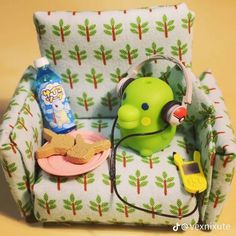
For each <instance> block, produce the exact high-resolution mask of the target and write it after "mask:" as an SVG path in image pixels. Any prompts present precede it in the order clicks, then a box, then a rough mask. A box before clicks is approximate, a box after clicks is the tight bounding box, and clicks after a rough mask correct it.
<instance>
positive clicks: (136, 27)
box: [130, 16, 149, 40]
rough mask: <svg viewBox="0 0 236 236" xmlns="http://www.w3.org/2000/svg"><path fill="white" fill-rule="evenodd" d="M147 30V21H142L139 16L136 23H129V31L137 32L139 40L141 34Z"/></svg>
mask: <svg viewBox="0 0 236 236" xmlns="http://www.w3.org/2000/svg"><path fill="white" fill-rule="evenodd" d="M148 30H149V28H148V22H147V21H145V22H143V23H142V19H141V17H140V16H138V17H137V18H136V23H130V31H131V32H132V33H134V34H137V35H138V38H139V39H140V40H142V35H143V34H145V33H147V32H148Z"/></svg>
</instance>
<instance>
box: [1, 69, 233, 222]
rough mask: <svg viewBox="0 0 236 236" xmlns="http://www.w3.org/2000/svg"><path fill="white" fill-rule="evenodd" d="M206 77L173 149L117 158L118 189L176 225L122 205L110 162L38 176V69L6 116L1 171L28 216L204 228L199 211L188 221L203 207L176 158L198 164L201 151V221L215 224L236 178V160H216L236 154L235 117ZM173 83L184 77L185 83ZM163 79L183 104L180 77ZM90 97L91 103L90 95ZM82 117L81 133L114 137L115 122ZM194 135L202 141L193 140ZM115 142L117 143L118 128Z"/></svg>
mask: <svg viewBox="0 0 236 236" xmlns="http://www.w3.org/2000/svg"><path fill="white" fill-rule="evenodd" d="M204 75H205V77H203V76H201V77H200V80H194V94H193V104H192V105H191V106H190V107H189V112H190V114H189V117H188V119H187V120H186V122H185V124H184V125H183V126H180V127H179V129H178V132H177V135H176V136H175V138H174V140H173V141H172V143H171V144H170V146H169V147H168V148H166V149H165V150H164V151H162V152H159V153H155V154H153V155H152V156H150V157H140V156H137V154H136V153H135V152H133V151H131V150H130V149H127V148H119V150H118V153H117V177H116V181H117V188H118V190H119V192H120V194H121V195H122V196H123V197H124V199H126V200H127V201H129V202H131V203H133V204H135V205H137V206H143V207H144V208H146V209H149V210H151V211H158V212H162V213H169V214H174V215H176V216H177V217H178V219H176V220H173V219H170V218H164V217H159V216H156V215H155V214H146V213H143V212H139V211H137V210H135V209H133V208H132V207H129V206H127V205H125V204H123V203H122V202H120V201H119V200H118V199H117V198H116V196H115V195H114V188H113V186H112V184H111V182H110V180H109V173H108V164H107V162H105V163H103V164H102V165H101V166H100V167H98V168H97V169H95V170H94V171H91V172H89V173H86V174H84V175H80V176H75V177H70V178H69V177H57V176H51V175H49V174H46V173H45V172H43V171H40V172H39V173H37V175H35V161H34V153H35V150H36V148H37V147H38V146H39V145H40V144H41V139H42V137H41V133H42V120H41V114H40V110H39V107H38V104H37V103H36V101H35V98H34V96H33V95H32V92H31V82H32V80H33V79H34V78H35V70H34V69H32V67H31V68H29V69H27V70H26V72H25V74H24V75H23V77H22V80H21V82H20V83H19V86H18V87H17V89H16V92H15V95H14V97H13V98H12V100H11V102H10V104H9V108H8V110H7V112H6V113H5V115H4V116H3V122H2V124H1V128H0V132H1V139H0V140H1V165H2V167H3V171H4V173H5V176H6V179H7V181H8V182H9V185H10V187H11V191H12V194H13V195H14V198H15V200H16V203H17V204H18V206H19V209H20V211H21V213H22V215H23V216H27V215H29V214H30V213H31V211H32V210H33V211H34V214H35V216H36V218H37V219H38V220H39V221H76V222H77V221H80V222H95V223H96V222H102V223H117V224H118V223H119V224H123V223H132V224H174V223H175V222H177V221H178V222H187V223H193V222H197V220H198V214H199V213H198V212H196V213H195V214H194V215H192V216H190V217H187V218H183V217H182V216H183V215H184V214H186V213H187V212H190V211H191V210H192V209H193V208H194V206H195V203H196V202H195V198H194V197H193V196H192V195H191V194H188V193H186V191H185V190H184V188H183V186H182V183H181V180H180V178H179V174H178V170H177V168H176V166H175V165H174V162H173V151H177V152H179V153H180V154H181V155H182V156H183V157H184V158H185V159H190V158H191V157H192V153H193V150H194V149H195V148H199V149H200V151H201V154H202V165H203V169H204V172H205V175H206V177H207V181H208V189H207V191H206V193H205V195H204V202H203V204H204V205H203V206H202V207H201V214H202V217H203V219H205V220H207V222H214V221H216V220H217V219H218V217H219V211H221V209H222V206H223V204H224V201H225V199H226V196H227V193H228V191H229V189H230V183H231V182H232V178H233V174H234V155H221V156H219V154H216V147H218V146H221V147H222V146H225V149H227V151H228V150H231V152H233V153H235V146H233V144H234V142H235V139H234V136H233V135H232V133H230V132H231V126H230V122H229V121H228V118H227V115H224V114H220V113H219V112H220V111H222V110H225V109H218V106H216V104H217V105H220V104H219V101H220V102H221V105H222V106H224V102H223V100H218V99H219V98H220V97H221V95H219V89H218V87H217V85H216V84H215V83H214V79H213V78H212V77H210V78H208V77H209V76H212V75H211V74H209V73H204ZM173 78H177V81H178V82H177V81H176V80H173ZM203 78H204V79H203ZM162 79H163V80H165V81H166V82H168V83H169V84H170V86H171V87H172V88H173V90H174V91H175V96H176V97H177V98H180V99H181V95H182V90H184V88H182V74H181V73H180V71H179V70H177V69H176V68H172V69H171V68H167V69H166V71H165V73H164V74H163V76H162ZM203 82H204V83H203ZM204 86H205V87H204ZM203 87H204V89H202V88H203ZM206 87H208V89H205V88H206ZM180 88H181V89H180ZM206 91H212V92H213V91H214V93H216V94H218V96H215V97H212V98H211V99H210V95H212V94H211V93H212V92H210V93H206ZM112 95H113V94H111V97H112ZM82 97H84V98H86V99H87V100H88V102H90V103H91V100H89V97H88V96H86V95H84V96H82ZM213 98H214V99H213ZM217 98H218V99H217ZM215 99H216V100H215ZM212 101H214V102H212ZM88 108H89V106H88ZM222 116H223V117H222ZM75 117H76V124H77V128H78V129H81V130H82V129H84V130H92V131H95V132H99V133H101V134H102V135H104V136H106V137H109V136H110V131H111V126H112V122H113V119H104V118H101V117H99V118H93V119H78V115H77V113H75ZM218 122H221V125H220V127H221V129H220V130H219V129H218V128H217V127H219V126H217V123H218ZM227 122H228V123H227ZM193 127H194V128H193ZM222 128H223V129H224V130H225V131H224V130H222ZM223 131H224V132H227V135H228V136H227V137H228V138H224V136H222V135H223V134H224V133H223ZM229 131H230V132H229ZM194 133H195V137H196V140H194V139H193V134H194ZM9 134H11V135H10V136H9ZM115 136H116V138H115V140H117V139H118V138H119V130H118V128H117V129H116V135H115ZM9 137H10V138H9ZM19 137H20V138H19ZM22 137H24V138H22ZM224 142H227V144H228V145H227V146H226V143H224ZM218 149H219V148H218ZM32 157H33V158H32ZM218 157H219V158H218ZM216 158H217V159H216ZM22 161H23V162H22ZM97 186H99V188H98V187H97ZM211 186H212V187H211ZM95 190H96V191H95Z"/></svg>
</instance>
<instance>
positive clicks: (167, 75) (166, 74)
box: [160, 66, 171, 84]
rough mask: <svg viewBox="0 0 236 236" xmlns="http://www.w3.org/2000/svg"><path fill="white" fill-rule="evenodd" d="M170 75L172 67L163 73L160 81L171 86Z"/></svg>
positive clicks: (168, 67)
mask: <svg viewBox="0 0 236 236" xmlns="http://www.w3.org/2000/svg"><path fill="white" fill-rule="evenodd" d="M170 73H171V67H170V66H167V67H166V70H165V71H161V76H160V79H161V80H163V81H165V82H166V83H167V84H169V81H168V79H169V77H170Z"/></svg>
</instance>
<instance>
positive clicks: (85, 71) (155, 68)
mask: <svg viewBox="0 0 236 236" xmlns="http://www.w3.org/2000/svg"><path fill="white" fill-rule="evenodd" d="M193 21H194V13H193V12H191V11H189V9H188V8H187V6H186V5H185V4H180V5H175V6H166V7H154V8H145V9H133V10H124V11H104V12H100V11H99V12H36V13H35V14H34V22H35V26H36V30H37V33H38V41H39V46H40V51H41V54H42V55H43V56H47V57H48V58H49V59H50V61H51V64H52V67H53V68H54V69H55V70H56V71H57V72H58V73H59V74H60V75H61V76H62V80H63V82H64V87H65V89H66V92H67V95H68V97H69V100H70V103H71V107H72V109H73V111H74V113H75V114H76V115H77V116H78V117H80V118H87V117H88V118H91V117H98V116H103V117H113V116H114V115H115V114H116V111H117V108H118V106H119V99H118V97H117V94H116V91H115V87H116V83H117V82H118V81H119V80H120V79H121V76H122V74H123V73H125V72H126V71H127V69H128V68H129V67H130V65H132V64H133V63H135V62H136V61H140V60H143V59H145V58H146V57H148V56H151V55H155V54H165V55H170V56H174V57H176V58H178V59H179V60H181V61H182V62H183V63H184V64H185V65H191V47H192V26H193ZM169 65H170V64H169V63H168V62H160V63H159V62H158V63H155V62H154V63H152V64H151V65H150V66H148V67H144V68H143V69H142V70H141V72H140V74H139V76H150V75H153V76H157V77H160V76H163V73H164V72H166V71H167V72H168V70H169V67H168V66H169Z"/></svg>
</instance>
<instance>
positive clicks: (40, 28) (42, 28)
mask: <svg viewBox="0 0 236 236" xmlns="http://www.w3.org/2000/svg"><path fill="white" fill-rule="evenodd" d="M34 24H35V28H36V32H37V34H38V37H39V39H40V40H41V39H42V35H44V34H45V33H46V29H45V25H43V24H40V22H39V21H38V19H36V18H34Z"/></svg>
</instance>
